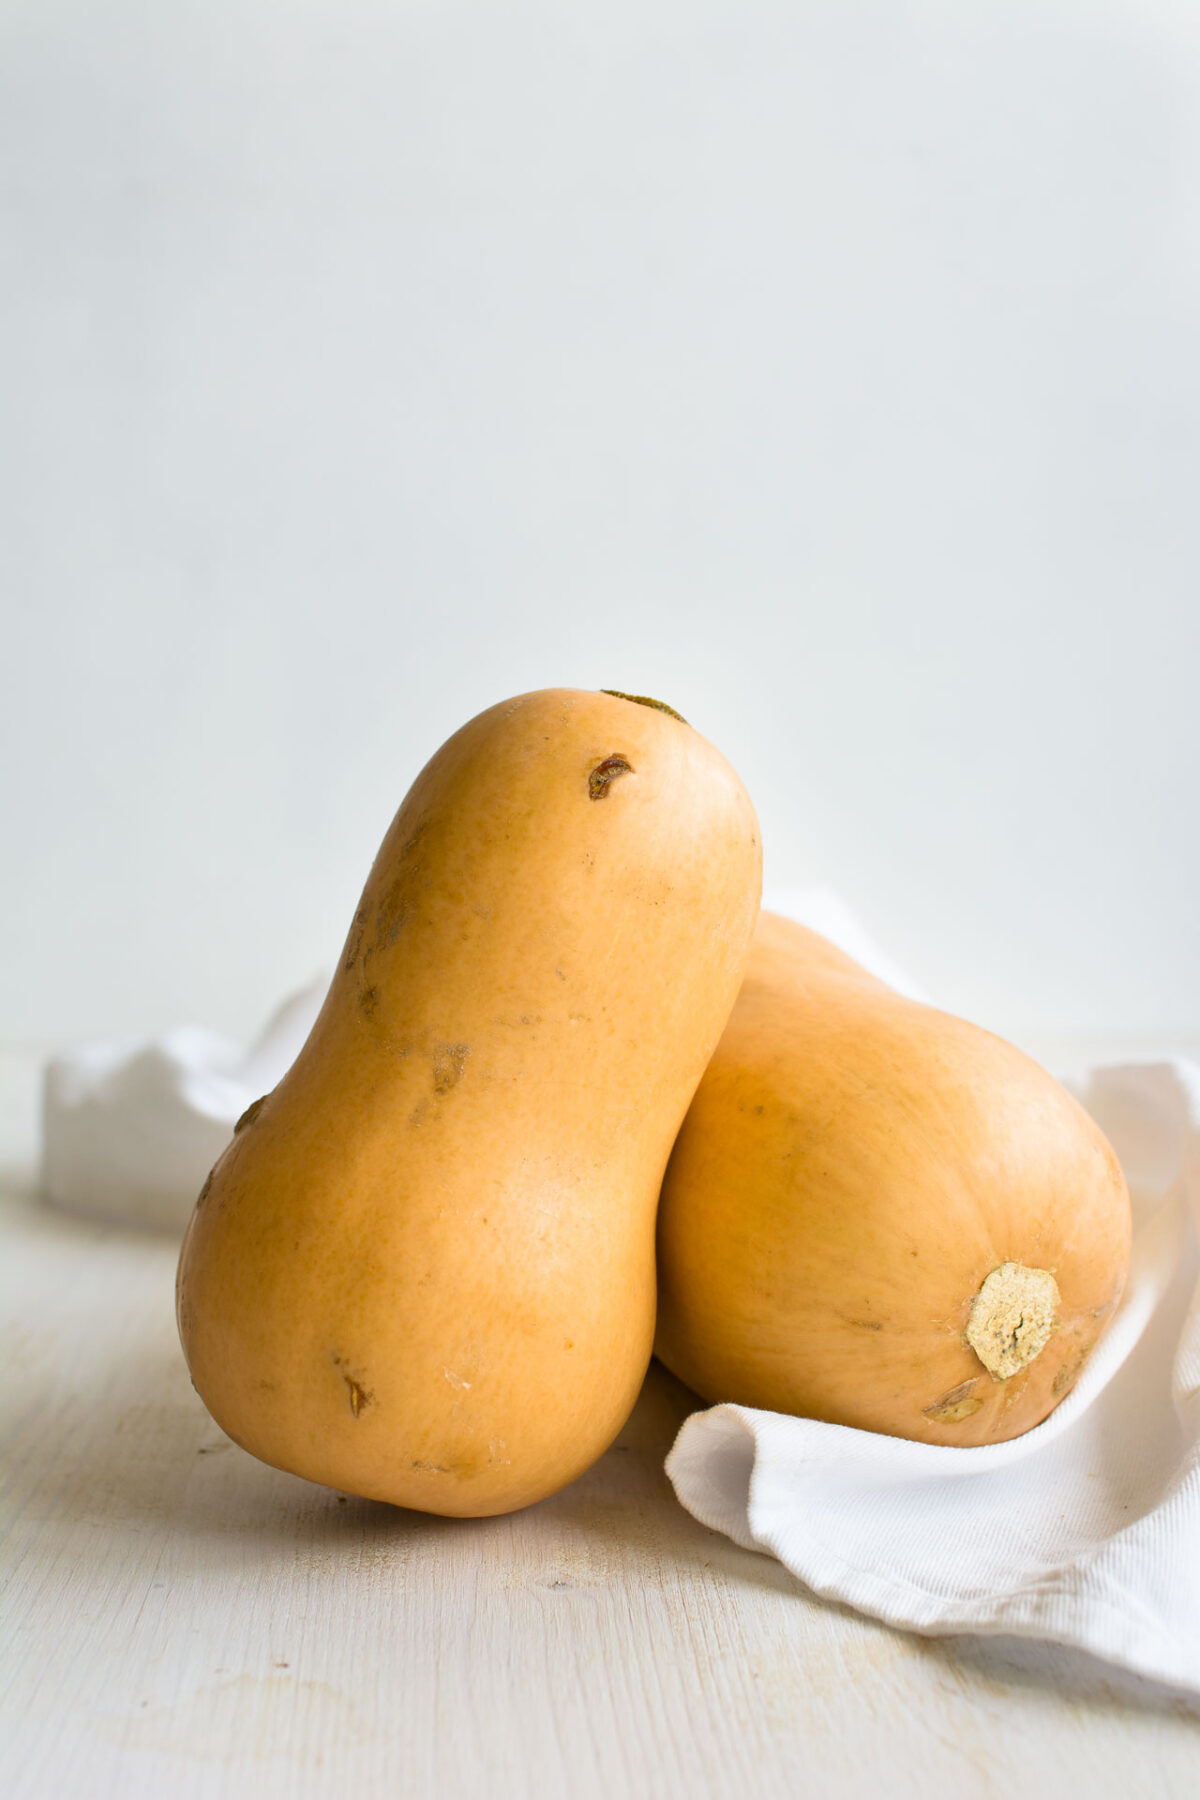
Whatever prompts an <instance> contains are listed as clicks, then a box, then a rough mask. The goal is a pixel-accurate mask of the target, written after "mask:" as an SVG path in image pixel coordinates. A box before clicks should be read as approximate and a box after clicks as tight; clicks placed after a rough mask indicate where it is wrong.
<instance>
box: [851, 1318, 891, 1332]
mask: <svg viewBox="0 0 1200 1800" xmlns="http://www.w3.org/2000/svg"><path fill="white" fill-rule="evenodd" d="M846 1323H847V1325H857V1326H858V1328H859V1330H860V1331H882V1330H883V1320H882V1319H847V1321H846Z"/></svg>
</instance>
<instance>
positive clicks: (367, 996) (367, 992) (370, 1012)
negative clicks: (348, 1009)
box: [358, 987, 379, 1019]
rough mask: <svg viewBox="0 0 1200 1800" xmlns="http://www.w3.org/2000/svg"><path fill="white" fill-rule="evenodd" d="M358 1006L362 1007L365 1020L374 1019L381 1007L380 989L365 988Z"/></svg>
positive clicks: (359, 998)
mask: <svg viewBox="0 0 1200 1800" xmlns="http://www.w3.org/2000/svg"><path fill="white" fill-rule="evenodd" d="M358 1004H359V1005H360V1006H361V1007H362V1011H363V1017H364V1018H365V1019H370V1018H373V1017H374V1014H375V1009H376V1007H377V1006H378V1005H379V989H378V988H377V987H369V988H364V989H363V991H362V993H361V994H360V995H359V996H358Z"/></svg>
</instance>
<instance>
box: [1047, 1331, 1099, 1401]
mask: <svg viewBox="0 0 1200 1800" xmlns="http://www.w3.org/2000/svg"><path fill="white" fill-rule="evenodd" d="M1095 1341H1096V1340H1095V1338H1093V1339H1092V1341H1091V1343H1088V1344H1085V1345H1084V1346H1083V1349H1082V1350H1080V1351H1079V1352H1078V1353H1077V1354H1076V1355H1075V1356H1074V1357H1072V1359H1071V1361H1070V1362H1065V1363H1064V1364H1063V1366H1062V1368H1061V1369H1060V1370H1059V1371H1058V1373H1057V1375H1055V1377H1054V1380H1053V1381H1052V1382H1051V1384H1050V1392H1051V1393H1052V1394H1053V1395H1054V1398H1055V1399H1056V1400H1061V1399H1062V1397H1063V1395H1064V1394H1069V1393H1070V1391H1071V1389H1072V1388H1073V1387H1074V1386H1075V1383H1076V1382H1077V1381H1078V1380H1079V1373H1080V1370H1081V1369H1082V1368H1083V1365H1084V1363H1085V1362H1086V1361H1087V1359H1088V1357H1089V1356H1090V1355H1091V1353H1092V1346H1093V1345H1094V1343H1095Z"/></svg>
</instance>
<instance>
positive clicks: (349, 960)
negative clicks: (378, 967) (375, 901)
mask: <svg viewBox="0 0 1200 1800" xmlns="http://www.w3.org/2000/svg"><path fill="white" fill-rule="evenodd" d="M366 928H367V909H366V907H365V906H360V907H359V909H358V911H357V912H356V913H355V915H354V923H353V924H352V925H351V927H350V935H349V937H348V938H347V939H346V955H345V960H344V961H343V963H342V967H343V968H344V969H352V968H353V967H354V965H355V963H356V962H357V961H358V953H359V951H360V950H361V949H362V941H363V932H364V931H365V930H366Z"/></svg>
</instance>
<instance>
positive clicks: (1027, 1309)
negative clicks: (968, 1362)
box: [965, 1262, 1060, 1381]
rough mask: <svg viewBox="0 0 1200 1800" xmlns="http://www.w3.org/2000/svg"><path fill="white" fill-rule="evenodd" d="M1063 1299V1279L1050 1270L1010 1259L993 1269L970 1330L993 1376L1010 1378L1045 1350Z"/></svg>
mask: <svg viewBox="0 0 1200 1800" xmlns="http://www.w3.org/2000/svg"><path fill="white" fill-rule="evenodd" d="M1059 1301H1060V1297H1059V1292H1058V1283H1057V1281H1055V1279H1054V1277H1053V1275H1051V1273H1050V1271H1049V1270H1048V1269H1027V1268H1026V1267H1025V1265H1024V1263H1018V1262H1005V1263H1001V1264H1000V1265H999V1267H998V1268H995V1269H993V1270H992V1272H991V1274H990V1275H988V1276H987V1277H986V1278H985V1280H984V1281H983V1282H982V1283H981V1285H980V1288H979V1292H978V1293H977V1294H976V1295H975V1298H974V1299H973V1300H972V1302H971V1312H970V1317H969V1318H968V1320H967V1329H966V1333H965V1335H966V1340H967V1343H968V1344H969V1345H970V1346H971V1349H972V1350H973V1351H974V1352H975V1354H976V1356H977V1357H978V1358H979V1360H980V1362H981V1363H982V1364H983V1366H984V1368H985V1369H986V1370H987V1372H988V1374H989V1375H991V1376H993V1377H994V1378H995V1380H997V1381H1007V1380H1008V1379H1009V1377H1010V1376H1011V1375H1015V1374H1016V1373H1017V1371H1018V1369H1023V1368H1025V1366H1026V1365H1027V1364H1028V1363H1031V1362H1032V1361H1033V1360H1034V1358H1035V1357H1037V1356H1040V1355H1041V1353H1042V1351H1043V1350H1044V1349H1045V1348H1046V1345H1047V1343H1048V1342H1049V1341H1050V1333H1051V1332H1052V1331H1053V1330H1054V1326H1055V1321H1056V1319H1057V1317H1058V1308H1059Z"/></svg>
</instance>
